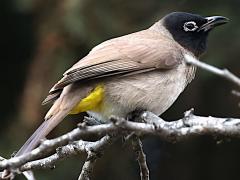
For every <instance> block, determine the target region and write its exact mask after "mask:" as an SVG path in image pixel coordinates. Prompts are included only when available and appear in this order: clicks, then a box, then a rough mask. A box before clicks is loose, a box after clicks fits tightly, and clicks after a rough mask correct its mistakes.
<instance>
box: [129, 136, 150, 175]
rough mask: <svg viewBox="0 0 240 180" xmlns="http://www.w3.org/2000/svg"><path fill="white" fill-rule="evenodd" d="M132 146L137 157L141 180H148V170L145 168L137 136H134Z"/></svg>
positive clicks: (143, 154)
mask: <svg viewBox="0 0 240 180" xmlns="http://www.w3.org/2000/svg"><path fill="white" fill-rule="evenodd" d="M132 145H133V150H134V151H135V153H136V156H137V161H138V164H139V168H140V177H141V180H149V170H148V166H147V161H146V155H145V153H144V152H143V146H142V142H141V140H140V139H139V138H138V137H137V136H135V137H134V139H133V141H132Z"/></svg>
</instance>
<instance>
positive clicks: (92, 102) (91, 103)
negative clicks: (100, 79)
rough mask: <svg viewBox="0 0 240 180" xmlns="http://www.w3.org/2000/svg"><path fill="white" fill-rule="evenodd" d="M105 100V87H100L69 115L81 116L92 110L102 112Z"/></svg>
mask: <svg viewBox="0 0 240 180" xmlns="http://www.w3.org/2000/svg"><path fill="white" fill-rule="evenodd" d="M103 98H104V86H103V85H102V84H101V85H98V86H97V87H96V88H95V89H94V90H93V91H92V92H91V93H90V94H89V95H88V96H87V97H85V98H84V99H82V100H81V101H80V102H79V103H78V104H77V105H76V106H75V107H74V108H73V109H72V110H71V111H70V113H69V114H79V113H81V112H85V111H90V110H100V109H101V104H102V100H103Z"/></svg>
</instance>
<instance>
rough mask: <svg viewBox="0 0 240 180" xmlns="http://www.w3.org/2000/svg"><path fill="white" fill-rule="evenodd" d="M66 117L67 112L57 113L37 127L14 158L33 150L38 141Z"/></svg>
mask: <svg viewBox="0 0 240 180" xmlns="http://www.w3.org/2000/svg"><path fill="white" fill-rule="evenodd" d="M66 116H67V112H65V111H59V112H58V113H57V114H56V115H53V116H52V117H51V118H50V119H48V120H45V121H44V122H43V123H42V124H41V125H40V126H39V128H38V129H37V130H36V131H35V132H34V133H33V134H32V136H31V137H30V138H29V139H28V140H27V141H26V142H25V143H24V145H23V146H22V147H21V149H20V150H19V151H18V152H17V153H16V155H15V156H20V155H22V154H25V153H27V152H30V151H31V150H33V149H34V148H35V147H36V146H37V145H38V144H39V143H40V140H41V139H43V138H45V137H46V135H47V134H48V133H49V132H50V131H52V130H53V129H54V128H55V127H56V126H57V125H58V124H59V123H60V122H61V121H62V120H63V119H64V118H65V117H66Z"/></svg>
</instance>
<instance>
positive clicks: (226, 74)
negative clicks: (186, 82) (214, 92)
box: [184, 54, 240, 87]
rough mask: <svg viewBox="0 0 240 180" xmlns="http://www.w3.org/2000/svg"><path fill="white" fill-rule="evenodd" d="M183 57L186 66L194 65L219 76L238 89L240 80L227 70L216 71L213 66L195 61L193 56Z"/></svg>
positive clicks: (186, 55)
mask: <svg viewBox="0 0 240 180" xmlns="http://www.w3.org/2000/svg"><path fill="white" fill-rule="evenodd" d="M184 57H185V60H186V62H187V63H188V64H192V65H195V66H197V67H199V68H201V69H204V70H207V71H209V72H212V73H213V74H216V75H218V76H221V77H223V78H225V79H227V80H229V81H231V82H233V83H234V84H236V85H237V86H239V87H240V78H238V77H237V76H236V75H234V74H233V73H231V72H230V71H228V70H227V69H218V68H216V67H214V66H211V65H209V64H206V63H204V62H201V61H199V60H197V59H195V58H194V57H193V56H190V55H188V54H185V55H184Z"/></svg>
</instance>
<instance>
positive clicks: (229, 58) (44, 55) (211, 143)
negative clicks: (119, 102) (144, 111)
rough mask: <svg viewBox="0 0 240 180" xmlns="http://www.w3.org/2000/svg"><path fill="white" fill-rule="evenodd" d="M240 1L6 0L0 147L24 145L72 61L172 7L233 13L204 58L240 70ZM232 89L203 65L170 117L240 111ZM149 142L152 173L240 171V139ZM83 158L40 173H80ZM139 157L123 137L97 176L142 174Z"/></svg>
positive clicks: (227, 174) (67, 125) (1, 10)
mask: <svg viewBox="0 0 240 180" xmlns="http://www.w3.org/2000/svg"><path fill="white" fill-rule="evenodd" d="M239 7H240V1H239V0H229V1H223V0H218V1H217V0H212V1H207V0H201V1H194V0H172V1H167V0H148V1H146V0H62V1H58V0H51V1H46V0H12V1H11V0H2V1H1V2H0V18H1V28H0V35H1V45H2V48H1V53H0V54H1V55H0V57H1V65H2V68H1V72H0V73H1V76H0V80H1V82H2V83H1V84H2V85H1V88H0V94H1V104H0V109H1V127H0V128H1V131H0V135H1V141H0V152H1V153H5V154H1V155H5V156H9V155H10V154H11V153H12V152H13V151H14V150H16V149H18V148H19V146H20V145H21V144H22V143H23V142H24V141H25V140H26V139H27V137H28V136H29V135H30V134H31V132H33V130H34V129H35V128H36V127H37V125H38V124H40V123H41V121H42V119H43V116H44V113H45V112H46V111H47V109H48V107H42V106H41V105H40V104H41V101H42V100H43V99H44V97H45V96H46V95H47V92H48V90H49V88H50V87H51V86H52V85H53V83H54V82H55V81H57V80H58V79H59V78H60V77H61V74H62V73H63V72H64V71H65V70H66V69H67V68H68V67H70V66H71V65H72V64H73V63H74V62H76V61H78V60H79V59H81V58H82V57H83V56H84V55H86V54H87V53H88V51H89V50H90V49H91V48H92V47H94V46H95V45H97V44H98V43H100V42H102V41H104V40H106V39H110V38H112V37H116V36H120V35H124V34H127V33H131V32H134V31H137V30H141V29H144V28H147V27H149V26H150V25H151V24H153V23H154V22H155V21H157V20H158V19H160V18H161V17H162V16H163V15H165V14H167V13H169V12H172V11H187V12H193V13H198V14H202V15H223V16H226V17H229V18H230V19H231V22H230V23H229V24H227V25H225V26H222V27H220V28H217V29H216V30H215V32H214V33H212V34H211V36H210V38H209V49H208V53H207V54H206V55H205V56H204V57H203V58H202V59H203V60H204V61H206V62H208V63H210V64H213V65H216V66H219V67H226V68H228V69H230V70H231V71H232V72H234V73H235V74H237V75H238V76H240V72H239V66H240V61H239V59H240V53H239V47H240V23H239V16H240V11H239ZM234 88H235V87H234V86H233V85H232V84H231V83H229V82H227V81H225V80H223V79H221V78H219V77H216V76H214V75H212V74H210V73H208V72H205V71H202V70H199V71H198V73H197V75H196V79H195V80H194V81H193V83H192V84H191V85H190V86H189V87H188V88H187V90H186V91H185V92H184V93H183V94H182V95H181V96H180V98H179V99H178V100H177V102H176V103H175V104H174V105H173V107H172V108H170V109H169V110H168V112H166V113H165V114H164V118H167V119H176V118H178V117H181V116H182V113H183V112H184V111H185V110H187V109H189V108H191V107H194V108H195V109H196V113H197V114H201V115H214V116H235V117H237V116H238V117H239V108H238V107H237V103H238V102H239V99H237V98H236V97H234V96H233V95H231V93H230V91H231V90H232V89H234ZM74 119H78V118H76V117H75V118H74ZM76 123H77V120H70V121H65V122H63V123H62V124H61V125H60V127H59V128H57V130H56V131H54V132H53V133H52V136H54V135H57V134H59V133H62V132H63V131H66V130H67V129H71V128H72V127H74V126H75V124H76ZM57 131H58V132H57ZM145 145H146V146H145V150H146V152H147V155H148V156H147V157H148V161H149V165H150V171H151V173H152V174H151V179H162V180H164V179H166V180H174V179H178V180H181V179H183V180H188V179H189V180H192V179H194V180H198V179H199V180H200V179H201V180H202V179H205V180H207V179H218V180H223V179H238V178H240V176H239V174H238V173H237V172H238V171H239V166H238V161H239V159H240V155H239V149H240V142H239V140H231V141H223V143H222V144H220V145H217V144H216V140H215V139H212V138H209V137H202V138H196V139H191V140H188V141H186V142H182V143H178V144H169V143H164V142H161V141H160V139H158V138H147V139H146V140H145ZM116 154H118V155H117V156H116ZM83 158H84V157H83V156H81V157H80V158H79V157H76V158H71V159H69V160H67V161H66V162H61V163H59V164H58V165H57V168H56V169H55V170H53V171H39V172H37V176H39V177H40V179H63V178H65V177H66V178H67V179H76V178H77V176H78V173H79V172H80V168H81V163H82V159H83ZM134 160H135V158H134V157H133V154H132V152H131V149H130V148H128V147H127V146H124V147H123V146H122V145H120V142H119V143H118V145H114V146H113V147H112V148H111V149H109V150H108V151H106V154H105V155H104V156H103V158H102V159H101V160H100V161H99V162H98V163H97V167H96V171H95V174H94V177H95V178H94V179H105V180H107V179H139V177H138V167H137V164H136V162H135V161H134ZM19 179H20V177H19Z"/></svg>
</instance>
